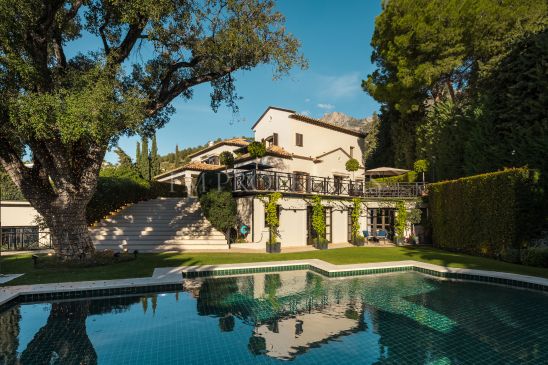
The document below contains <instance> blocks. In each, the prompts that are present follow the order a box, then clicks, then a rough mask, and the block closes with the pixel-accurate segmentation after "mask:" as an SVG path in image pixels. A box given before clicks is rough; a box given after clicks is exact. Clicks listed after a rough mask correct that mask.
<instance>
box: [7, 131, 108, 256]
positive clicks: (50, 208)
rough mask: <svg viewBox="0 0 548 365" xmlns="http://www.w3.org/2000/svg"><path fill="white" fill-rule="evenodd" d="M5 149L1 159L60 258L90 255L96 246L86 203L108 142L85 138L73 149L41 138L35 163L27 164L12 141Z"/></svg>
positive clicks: (93, 187) (36, 148) (36, 149)
mask: <svg viewBox="0 0 548 365" xmlns="http://www.w3.org/2000/svg"><path fill="white" fill-rule="evenodd" d="M0 141H1V138H0ZM0 147H2V146H1V145H0ZM3 147H4V148H3V149H2V148H0V163H1V165H2V166H3V167H4V168H5V170H6V172H7V173H8V174H9V175H10V177H11V178H12V180H13V182H14V183H15V184H16V185H17V186H18V187H19V188H20V189H21V192H22V193H23V195H24V196H25V198H27V200H28V201H29V203H30V204H31V205H32V206H33V207H34V209H36V211H37V212H38V213H39V214H40V215H41V216H42V218H43V220H44V222H45V224H46V225H47V226H48V228H49V230H50V234H51V237H52V243H53V248H54V249H55V252H56V254H57V255H58V257H59V258H60V259H61V260H86V259H89V258H91V257H92V256H93V254H94V252H95V249H94V247H93V243H92V241H91V236H90V234H89V231H88V225H87V221H86V207H87V205H88V203H89V201H90V200H91V198H92V196H93V194H94V193H95V188H96V187H97V179H98V177H99V170H100V169H101V163H102V161H103V158H104V156H105V151H106V146H104V145H101V144H90V143H85V142H82V146H80V149H78V148H76V147H75V146H73V148H72V150H70V151H69V150H67V148H66V146H63V145H62V144H61V143H60V142H59V143H56V141H47V142H45V141H44V142H36V143H35V144H33V165H32V166H31V167H27V166H25V164H23V162H22V161H21V159H20V157H19V156H18V155H17V153H16V152H15V151H13V150H10V149H9V145H3ZM81 151H84V152H81ZM75 152H81V153H80V154H76V153H75Z"/></svg>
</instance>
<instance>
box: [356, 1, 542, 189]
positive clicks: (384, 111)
mask: <svg viewBox="0 0 548 365" xmlns="http://www.w3.org/2000/svg"><path fill="white" fill-rule="evenodd" d="M547 26H548V3H546V2H545V1H541V0H534V1H529V0H508V1H495V0H479V1H468V0H465V1H456V0H455V1H453V0H433V1H430V0H419V1H414V0H413V1H412V0H393V1H387V2H385V3H383V12H382V14H381V15H380V16H379V17H377V19H376V23H375V33H374V35H373V39H372V45H373V47H374V52H373V56H372V59H373V61H374V62H375V63H376V65H377V69H376V70H375V71H374V72H373V73H372V74H371V75H369V76H368V78H367V80H364V82H363V84H362V86H363V87H364V89H365V90H366V91H367V92H368V93H370V94H371V95H372V96H373V97H374V98H375V99H376V100H377V101H379V102H380V103H382V107H381V115H380V126H379V128H378V131H379V132H378V138H377V140H378V141H379V146H378V148H377V150H375V151H374V152H373V153H372V158H371V159H372V160H373V161H375V163H376V164H391V163H393V164H394V165H396V166H399V167H405V168H410V167H411V166H412V164H413V161H415V160H417V159H426V160H428V163H429V164H430V166H431V169H430V170H431V171H430V173H431V174H432V175H433V176H434V178H435V179H438V180H439V179H444V178H454V177H459V176H463V175H468V174H473V173H478V172H483V171H489V170H496V169H500V168H501V167H503V166H516V165H520V164H521V165H523V164H529V165H532V166H535V167H539V166H540V167H541V168H543V169H545V168H546V167H545V161H540V158H539V156H542V155H543V154H542V153H539V151H547V146H546V138H543V137H542V136H544V135H545V134H546V128H548V127H547V125H548V124H547V122H546V108H545V105H546V93H545V92H544V91H543V90H546V78H547V76H546V75H547V72H546V54H547V49H548V47H546V36H545V35H544V34H545V33H546V30H545V29H546V27H547ZM521 120H524V121H525V122H521ZM381 141H382V143H381ZM544 160H546V159H544Z"/></svg>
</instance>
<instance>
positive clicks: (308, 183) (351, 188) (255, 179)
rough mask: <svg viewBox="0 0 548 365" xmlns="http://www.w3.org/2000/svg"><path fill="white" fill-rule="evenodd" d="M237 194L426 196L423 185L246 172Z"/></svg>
mask: <svg viewBox="0 0 548 365" xmlns="http://www.w3.org/2000/svg"><path fill="white" fill-rule="evenodd" d="M233 191H234V192H235V193H245V192H248V193H258V192H269V191H279V192H284V193H295V194H305V195H306V194H321V195H332V196H348V197H364V198H413V197H419V196H423V195H425V194H426V185H425V184H424V183H420V182H417V183H405V182H398V183H382V184H381V183H376V182H365V183H364V182H363V181H360V180H358V181H356V180H351V179H345V178H329V177H318V176H310V175H305V174H298V173H286V172H270V171H255V170H253V171H246V172H236V173H235V175H234V179H233Z"/></svg>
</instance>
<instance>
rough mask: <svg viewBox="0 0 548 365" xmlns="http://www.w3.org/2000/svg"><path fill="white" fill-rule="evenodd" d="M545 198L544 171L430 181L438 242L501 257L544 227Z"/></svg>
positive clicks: (523, 170) (522, 170)
mask: <svg viewBox="0 0 548 365" xmlns="http://www.w3.org/2000/svg"><path fill="white" fill-rule="evenodd" d="M542 198H543V190H542V188H541V186H540V183H539V174H538V173H537V172H534V171H531V170H528V169H526V168H513V169H507V170H504V171H499V172H493V173H487V174H481V175H475V176H471V177H465V178H461V179H458V180H452V181H445V182H440V183H435V184H431V185H430V186H429V196H428V199H429V207H430V212H431V214H430V220H431V224H432V238H433V242H434V245H435V246H438V247H441V248H444V249H449V250H455V251H460V252H466V253H469V254H472V255H481V256H489V257H495V258H499V259H500V258H502V257H503V256H505V255H508V253H509V252H512V250H517V249H521V248H525V247H526V246H527V242H528V240H529V239H530V238H531V237H533V236H534V235H535V234H537V233H538V232H539V230H540V228H541V226H542V223H543V219H544V214H545V212H543V211H542V201H543V199H542Z"/></svg>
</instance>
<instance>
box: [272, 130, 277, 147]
mask: <svg viewBox="0 0 548 365" xmlns="http://www.w3.org/2000/svg"><path fill="white" fill-rule="evenodd" d="M272 144H273V145H274V146H277V145H278V133H274V134H273V135H272Z"/></svg>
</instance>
